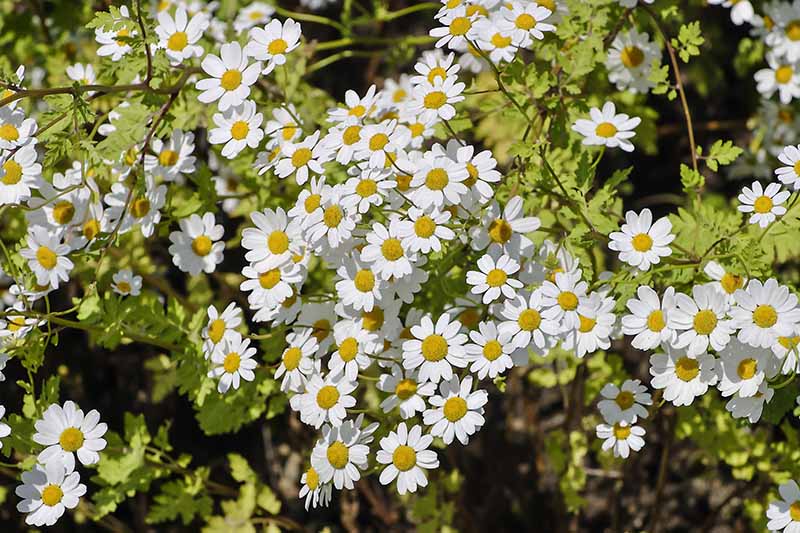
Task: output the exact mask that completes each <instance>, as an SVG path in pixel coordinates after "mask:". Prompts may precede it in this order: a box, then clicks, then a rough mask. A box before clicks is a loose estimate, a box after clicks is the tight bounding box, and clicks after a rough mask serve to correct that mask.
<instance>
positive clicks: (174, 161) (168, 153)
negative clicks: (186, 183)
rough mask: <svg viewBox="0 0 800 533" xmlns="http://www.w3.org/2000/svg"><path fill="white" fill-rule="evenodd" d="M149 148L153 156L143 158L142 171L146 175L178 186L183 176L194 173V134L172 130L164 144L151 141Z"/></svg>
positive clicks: (154, 140)
mask: <svg viewBox="0 0 800 533" xmlns="http://www.w3.org/2000/svg"><path fill="white" fill-rule="evenodd" d="M150 147H151V149H152V151H153V154H155V155H150V154H147V155H145V156H144V169H145V171H146V172H147V173H148V175H150V176H154V177H161V178H163V179H164V180H165V181H175V182H177V183H179V184H180V183H183V180H184V176H183V175H184V174H191V173H193V172H194V171H195V166H194V165H195V161H196V160H197V158H196V157H195V156H193V155H192V152H194V133H192V132H186V133H184V132H183V131H182V130H179V129H178V130H174V131H173V132H172V135H171V136H170V138H169V139H168V140H167V141H166V142H164V141H162V140H161V139H153V142H152V143H151V145H150Z"/></svg>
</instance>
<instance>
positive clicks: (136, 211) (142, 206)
mask: <svg viewBox="0 0 800 533" xmlns="http://www.w3.org/2000/svg"><path fill="white" fill-rule="evenodd" d="M149 212H150V200H148V199H147V198H144V197H140V198H137V199H136V200H134V201H133V204H131V214H132V215H133V216H134V217H135V218H142V217H144V216H145V215H146V214H147V213H149Z"/></svg>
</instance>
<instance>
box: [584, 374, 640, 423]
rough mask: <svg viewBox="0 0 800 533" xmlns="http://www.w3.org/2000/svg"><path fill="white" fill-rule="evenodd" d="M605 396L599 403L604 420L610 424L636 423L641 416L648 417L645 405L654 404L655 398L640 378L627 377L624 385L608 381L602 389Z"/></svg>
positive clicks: (601, 391)
mask: <svg viewBox="0 0 800 533" xmlns="http://www.w3.org/2000/svg"><path fill="white" fill-rule="evenodd" d="M600 395H601V396H602V397H603V398H604V399H603V400H600V401H599V402H598V403H597V408H598V409H600V414H601V415H603V420H605V421H606V423H608V424H614V423H616V422H626V423H628V424H635V423H636V420H637V419H639V418H647V414H648V413H647V408H646V407H645V405H653V399H652V397H651V396H650V393H649V392H647V387H645V386H644V385H642V382H641V381H639V380H638V379H626V380H625V381H624V382H623V383H622V387H617V386H616V385H614V384H613V383H606V384H605V385H604V386H603V388H602V389H601V390H600Z"/></svg>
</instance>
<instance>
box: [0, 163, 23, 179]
mask: <svg viewBox="0 0 800 533" xmlns="http://www.w3.org/2000/svg"><path fill="white" fill-rule="evenodd" d="M3 170H5V172H6V173H5V175H4V176H3V183H4V184H5V185H15V184H17V183H19V181H20V180H21V179H22V165H20V164H19V163H17V162H16V161H14V160H13V159H9V160H8V161H6V162H5V163H3Z"/></svg>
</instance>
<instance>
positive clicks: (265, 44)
mask: <svg viewBox="0 0 800 533" xmlns="http://www.w3.org/2000/svg"><path fill="white" fill-rule="evenodd" d="M300 33H301V30H300V24H299V23H298V22H295V21H294V20H292V19H286V20H285V21H284V22H283V23H281V21H280V20H271V21H270V22H269V24H267V25H266V26H264V28H252V29H251V30H250V41H248V43H247V46H245V47H244V52H245V54H247V55H248V56H250V57H252V58H255V59H257V60H259V61H266V66H265V67H264V70H263V71H261V74H264V75H266V74H269V73H270V72H272V71H273V69H274V68H275V66H276V65H283V64H285V63H286V55H287V54H288V53H289V52H291V51H292V50H294V49H295V48H297V47H298V46H299V45H300Z"/></svg>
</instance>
